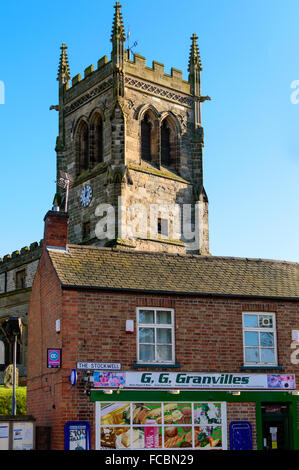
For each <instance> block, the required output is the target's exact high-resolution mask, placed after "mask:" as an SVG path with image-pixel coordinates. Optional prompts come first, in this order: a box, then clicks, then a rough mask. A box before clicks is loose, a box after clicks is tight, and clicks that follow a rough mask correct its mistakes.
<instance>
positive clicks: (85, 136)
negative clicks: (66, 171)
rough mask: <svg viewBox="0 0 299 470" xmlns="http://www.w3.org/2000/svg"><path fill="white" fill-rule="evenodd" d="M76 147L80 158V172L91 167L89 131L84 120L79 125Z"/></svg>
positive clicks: (78, 169)
mask: <svg viewBox="0 0 299 470" xmlns="http://www.w3.org/2000/svg"><path fill="white" fill-rule="evenodd" d="M76 148H77V160H78V166H77V173H78V174H80V173H82V171H84V170H87V169H88V167H89V155H88V153H89V132H88V125H87V123H86V122H85V121H82V122H81V123H80V125H79V127H78V130H77V136H76Z"/></svg>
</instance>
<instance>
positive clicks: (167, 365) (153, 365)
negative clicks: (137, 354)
mask: <svg viewBox="0 0 299 470" xmlns="http://www.w3.org/2000/svg"><path fill="white" fill-rule="evenodd" d="M133 367H163V368H165V367H170V368H172V369H175V368H180V367H181V364H162V363H159V364H146V363H143V364H140V363H134V364H133Z"/></svg>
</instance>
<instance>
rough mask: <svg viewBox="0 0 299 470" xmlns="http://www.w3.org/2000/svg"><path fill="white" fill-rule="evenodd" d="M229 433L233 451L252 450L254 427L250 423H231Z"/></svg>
mask: <svg viewBox="0 0 299 470" xmlns="http://www.w3.org/2000/svg"><path fill="white" fill-rule="evenodd" d="M229 433H230V449H231V450H252V426H251V423H250V422H249V421H231V423H230V425H229Z"/></svg>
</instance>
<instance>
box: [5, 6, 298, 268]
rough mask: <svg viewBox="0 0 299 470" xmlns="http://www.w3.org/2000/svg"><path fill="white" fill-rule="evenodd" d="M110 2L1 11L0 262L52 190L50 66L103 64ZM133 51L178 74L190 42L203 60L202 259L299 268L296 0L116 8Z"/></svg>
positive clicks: (34, 227)
mask: <svg viewBox="0 0 299 470" xmlns="http://www.w3.org/2000/svg"><path fill="white" fill-rule="evenodd" d="M114 3H115V1H114V0H113V1H112V0H105V1H103V0H102V1H100V0H88V2H85V3H84V2H81V1H80V2H79V1H78V0H72V1H70V0H64V1H61V0H60V1H58V0H51V1H49V0H45V1H44V2H40V1H37V0H28V1H26V2H25V1H21V0H10V1H9V2H2V5H1V28H0V50H1V54H0V81H2V82H4V84H5V104H4V105H0V133H1V139H0V162H1V180H0V181H1V182H0V188H1V189H0V196H1V225H0V257H1V256H4V255H5V254H6V253H11V252H12V251H14V250H16V249H20V248H22V247H23V246H26V245H29V244H30V243H32V242H34V241H39V240H40V239H41V238H42V236H43V217H44V215H45V213H46V212H47V210H48V209H51V205H52V200H53V196H54V192H55V158H56V155H55V151H54V148H55V141H56V136H57V128H58V122H57V118H58V114H57V113H56V112H55V111H49V107H50V106H51V105H53V104H57V94H58V90H57V82H56V76H57V67H58V59H59V53H60V50H59V48H60V45H61V43H62V42H66V44H67V45H68V53H69V59H70V67H71V75H72V76H74V75H76V74H77V73H81V75H83V73H84V69H85V68H86V67H87V66H89V65H90V64H94V65H95V66H96V63H97V60H98V59H99V58H101V57H102V56H103V55H107V56H108V58H110V52H111V43H110V34H111V25H112V18H113V13H114V9H113V5H114ZM121 4H122V6H123V8H122V11H123V16H124V23H125V28H126V29H128V27H129V28H130V32H131V42H134V41H135V40H136V41H138V45H137V47H136V48H135V52H136V53H139V54H141V55H143V56H145V57H146V60H147V64H148V65H150V66H151V64H152V61H153V60H156V61H158V62H162V63H164V64H165V70H166V72H170V68H171V67H175V68H178V69H180V70H182V71H183V75H184V78H185V79H187V66H188V55H189V49H190V37H191V35H192V34H193V33H196V34H197V35H198V36H199V47H200V53H201V59H202V64H203V72H202V83H203V87H202V88H203V89H202V92H203V94H204V95H209V96H210V97H211V98H212V101H208V102H206V103H204V104H203V112H202V114H203V126H204V129H205V148H204V172H205V174H204V181H205V188H206V191H207V193H208V196H209V202H210V206H209V213H210V248H211V253H212V254H213V255H220V256H237V257H239V256H240V257H251V258H270V259H284V260H289V261H297V262H298V261H299V248H298V240H299V217H298V212H299V185H298V176H299V104H298V105H295V104H292V103H291V100H290V96H291V93H292V91H293V90H292V89H291V83H292V82H293V81H294V80H299V52H298V51H299V49H298V47H299V27H298V18H299V2H298V0H285V1H284V2H282V1H281V0H251V1H250V2H248V1H245V0H226V1H222V0H186V1H185V2H182V1H178V0H151V1H150V2H149V1H145V0H126V1H123V2H121Z"/></svg>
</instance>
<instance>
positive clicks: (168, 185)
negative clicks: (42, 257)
mask: <svg viewBox="0 0 299 470" xmlns="http://www.w3.org/2000/svg"><path fill="white" fill-rule="evenodd" d="M114 9H115V13H114V18H113V26H112V35H111V43H112V52H111V60H108V59H107V57H106V56H104V57H102V58H101V59H100V60H99V61H98V63H97V67H96V68H95V67H94V66H93V65H90V66H89V67H87V68H86V69H85V71H84V77H81V75H80V74H78V75H76V76H75V77H73V78H72V80H71V75H70V68H69V62H68V56H67V51H66V50H67V47H66V45H65V44H63V45H62V47H61V56H60V63H59V69H58V77H57V80H58V82H59V104H58V106H53V107H52V108H54V109H56V110H57V111H58V112H59V135H58V137H57V144H56V151H57V182H58V184H57V193H56V196H55V199H54V206H59V207H60V210H64V207H65V197H66V192H65V189H64V188H62V187H61V185H60V184H59V180H60V178H61V176H63V177H64V176H65V174H67V176H68V177H69V179H70V181H71V183H70V188H69V194H68V214H69V242H70V243H72V244H91V245H96V246H122V247H123V248H129V249H136V250H146V251H167V252H172V253H176V252H177V253H186V252H187V253H188V252H190V253H192V252H193V253H200V254H204V255H206V254H209V232H208V199H207V195H206V193H205V189H204V186H203V161H202V151H203V145H204V139H203V128H202V125H201V102H203V101H205V100H206V99H209V97H202V96H201V70H202V68H201V61H200V56H199V50H198V45H197V37H196V35H195V34H194V35H193V36H192V38H191V48H190V57H189V69H188V71H189V80H188V81H185V80H183V76H182V72H181V71H179V70H177V69H174V68H172V69H171V73H170V74H166V73H165V72H164V65H163V64H161V63H158V62H155V61H154V62H153V64H152V67H149V66H147V65H146V62H145V58H144V57H142V56H140V55H137V54H135V55H134V56H133V57H131V52H130V50H126V48H125V42H126V35H125V30H124V24H123V18H122V13H121V6H120V4H119V3H118V2H116V4H115V6H114ZM108 216H109V217H110V218H109V219H108ZM190 232H191V233H190ZM192 233H193V235H192Z"/></svg>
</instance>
